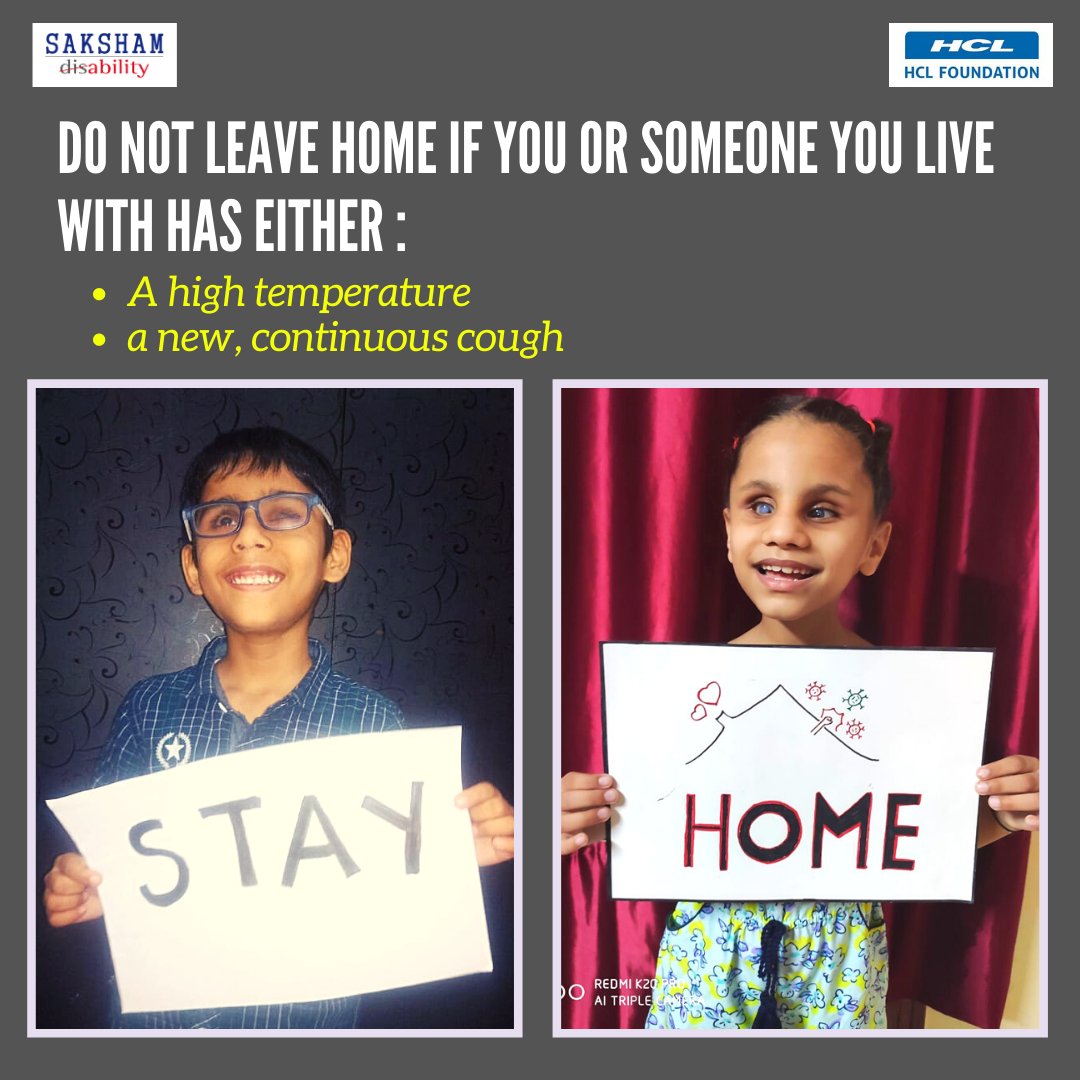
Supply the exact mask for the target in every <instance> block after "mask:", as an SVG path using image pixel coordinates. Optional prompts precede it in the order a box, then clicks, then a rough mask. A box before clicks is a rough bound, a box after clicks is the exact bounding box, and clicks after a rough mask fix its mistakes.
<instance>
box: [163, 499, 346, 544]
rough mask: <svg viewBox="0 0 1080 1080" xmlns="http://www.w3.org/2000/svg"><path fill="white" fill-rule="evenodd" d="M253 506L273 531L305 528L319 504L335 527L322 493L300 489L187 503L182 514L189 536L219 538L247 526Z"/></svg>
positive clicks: (263, 523) (257, 514)
mask: <svg viewBox="0 0 1080 1080" xmlns="http://www.w3.org/2000/svg"><path fill="white" fill-rule="evenodd" d="M249 506H250V507H251V509H252V510H254V511H255V518H256V520H257V521H258V522H259V524H260V525H261V526H262V527H263V528H264V529H269V530H270V531H271V532H285V531H287V530H289V529H302V528H303V527H304V526H305V525H306V524H307V523H308V522H309V521H310V520H311V511H312V510H313V509H314V508H315V507H316V506H317V507H318V508H319V509H320V510H321V511H322V515H323V517H325V518H326V523H327V524H328V525H329V526H330V528H331V529H332V528H333V527H334V519H333V518H332V517H331V516H330V511H329V510H327V509H326V506H325V505H324V503H323V501H322V499H320V498H319V496H318V495H315V494H312V493H311V492H297V493H296V494H295V495H294V494H292V493H287V494H281V495H264V496H263V497H262V498H261V499H250V500H249V501H247V502H237V501H234V500H232V499H220V500H218V501H217V502H209V503H200V505H198V506H189V507H186V508H185V509H184V510H183V511H182V516H183V518H184V528H185V529H186V530H187V536H188V539H189V540H194V539H195V537H196V536H199V537H201V538H202V539H204V540H216V539H218V538H219V537H222V536H233V535H234V534H235V533H238V532H239V531H240V529H241V527H242V526H243V524H244V514H245V512H246V511H247V508H248V507H249Z"/></svg>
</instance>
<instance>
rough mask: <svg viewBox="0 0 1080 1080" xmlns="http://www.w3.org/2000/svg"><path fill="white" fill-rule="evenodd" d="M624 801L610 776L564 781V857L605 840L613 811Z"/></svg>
mask: <svg viewBox="0 0 1080 1080" xmlns="http://www.w3.org/2000/svg"><path fill="white" fill-rule="evenodd" d="M622 801H623V797H622V793H621V792H620V791H619V789H618V787H617V786H616V784H615V778H614V777H611V776H608V775H607V774H606V773H579V772H572V773H567V774H566V775H565V776H564V777H563V778H562V853H563V854H564V855H569V854H571V853H572V852H574V851H578V850H580V849H581V848H583V847H585V846H586V845H588V844H594V843H595V842H596V841H597V840H600V839H602V838H603V835H604V822H605V821H607V820H608V819H609V818H610V817H611V808H612V807H613V806H618V805H619V803H621V802H622Z"/></svg>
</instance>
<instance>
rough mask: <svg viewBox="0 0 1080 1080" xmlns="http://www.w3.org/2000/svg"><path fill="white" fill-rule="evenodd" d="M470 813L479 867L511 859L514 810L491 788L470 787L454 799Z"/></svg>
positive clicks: (486, 785) (485, 786)
mask: <svg viewBox="0 0 1080 1080" xmlns="http://www.w3.org/2000/svg"><path fill="white" fill-rule="evenodd" d="M454 805H455V806H459V807H461V808H462V809H463V810H468V811H469V820H470V821H471V822H472V831H473V836H474V837H475V842H476V863H477V865H478V866H494V865H495V863H501V862H506V860H507V859H512V858H513V857H514V808H513V807H512V806H511V805H510V804H509V803H508V802H507V801H506V799H504V798H503V796H502V793H501V792H500V791H499V789H498V788H496V787H495V785H494V784H489V783H487V782H484V783H480V784H473V786H472V787H468V788H466V789H465V790H464V791H463V792H461V793H460V794H459V795H455V796H454Z"/></svg>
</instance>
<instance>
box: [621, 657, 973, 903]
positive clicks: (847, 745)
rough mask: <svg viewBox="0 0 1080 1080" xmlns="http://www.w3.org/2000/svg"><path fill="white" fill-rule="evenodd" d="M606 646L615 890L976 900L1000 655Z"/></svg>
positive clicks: (624, 894) (736, 896)
mask: <svg viewBox="0 0 1080 1080" xmlns="http://www.w3.org/2000/svg"><path fill="white" fill-rule="evenodd" d="M601 649H602V663H603V684H604V722H605V737H606V745H607V769H608V771H609V772H610V773H611V774H612V775H613V776H614V777H615V779H616V781H617V783H618V784H619V788H620V790H621V791H622V793H623V795H624V797H625V803H624V804H623V805H622V806H621V807H620V808H619V809H618V811H617V813H616V814H615V815H614V816H613V818H612V825H611V848H610V852H611V860H610V863H611V882H612V896H613V897H614V898H616V899H646V898H652V899H664V898H666V899H673V900H813V899H816V900H856V901H858V900H915V899H934V900H969V901H970V900H971V898H972V887H973V872H974V857H975V835H976V827H977V818H978V796H977V794H976V792H975V770H976V769H977V768H978V766H979V765H980V764H981V762H982V747H983V735H984V729H985V723H986V708H987V701H988V697H989V688H990V669H991V664H992V660H993V652H992V651H982V650H925V649H848V648H842V649H841V648H838V649H810V648H790V647H779V646H746V645H667V644H626V643H617V642H616V643H613V642H605V643H604V644H603V645H602V646H601Z"/></svg>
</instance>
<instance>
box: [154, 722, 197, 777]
mask: <svg viewBox="0 0 1080 1080" xmlns="http://www.w3.org/2000/svg"><path fill="white" fill-rule="evenodd" d="M156 754H157V759H158V764H159V765H160V766H161V767H162V768H163V769H175V768H176V766H177V765H183V764H184V762H186V761H187V759H188V758H189V757H190V756H191V739H190V738H188V735H187V733H186V732H183V731H169V732H167V733H166V734H164V735H162V736H161V738H160V739H158V744H157V751H156Z"/></svg>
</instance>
